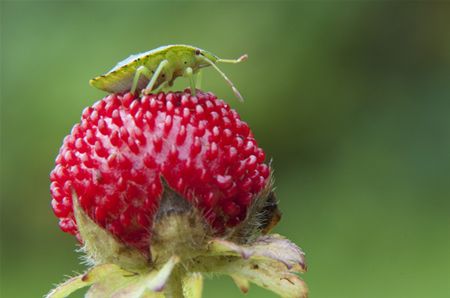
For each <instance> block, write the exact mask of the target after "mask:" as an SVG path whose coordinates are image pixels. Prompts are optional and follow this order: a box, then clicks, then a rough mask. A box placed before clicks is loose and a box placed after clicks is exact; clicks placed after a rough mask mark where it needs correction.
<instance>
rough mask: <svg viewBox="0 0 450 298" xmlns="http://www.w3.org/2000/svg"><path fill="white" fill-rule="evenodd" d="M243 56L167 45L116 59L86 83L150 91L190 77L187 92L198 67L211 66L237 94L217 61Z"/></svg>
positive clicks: (112, 89) (112, 90)
mask: <svg viewBox="0 0 450 298" xmlns="http://www.w3.org/2000/svg"><path fill="white" fill-rule="evenodd" d="M246 59H247V55H243V56H241V57H240V58H238V59H221V58H219V57H217V56H216V55H214V54H212V53H210V52H208V51H205V50H202V49H200V48H197V47H194V46H189V45H180V44H177V45H167V46H161V47H159V48H156V49H153V50H150V51H147V52H144V53H140V54H136V55H131V56H130V57H128V58H127V59H125V60H123V61H121V62H119V63H118V64H117V65H116V66H115V67H113V69H111V70H110V71H109V72H107V73H106V74H104V75H101V76H98V77H96V78H94V79H92V80H90V82H89V83H90V84H91V85H92V86H94V87H96V88H98V89H101V90H104V91H107V92H110V93H116V92H128V91H130V92H131V93H134V92H135V91H142V93H144V94H150V93H151V92H152V91H154V90H156V89H158V87H165V86H166V85H167V86H172V85H173V82H174V80H175V79H176V78H177V77H180V76H183V77H187V78H188V79H189V81H190V86H191V93H192V94H193V95H195V92H196V91H195V78H194V75H195V74H197V73H198V72H199V71H200V69H201V68H204V67H208V66H211V67H213V68H214V69H215V70H216V71H217V72H218V73H219V74H220V75H221V76H222V77H223V78H224V79H225V81H226V82H227V83H228V85H230V87H231V88H232V90H233V92H234V94H235V95H236V96H237V98H238V99H239V100H240V101H242V100H243V98H242V95H241V94H240V93H239V91H238V90H237V88H236V87H235V86H234V84H233V83H232V82H231V80H230V79H229V78H228V77H227V76H226V75H225V73H224V72H222V71H221V70H220V69H219V67H218V66H217V65H216V64H217V63H239V62H242V61H244V60H246Z"/></svg>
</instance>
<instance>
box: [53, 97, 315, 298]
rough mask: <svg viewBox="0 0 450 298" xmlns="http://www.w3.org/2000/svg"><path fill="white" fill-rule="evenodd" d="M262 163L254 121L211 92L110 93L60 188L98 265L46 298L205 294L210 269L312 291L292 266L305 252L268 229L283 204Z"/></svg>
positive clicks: (62, 165) (62, 167) (63, 167)
mask: <svg viewBox="0 0 450 298" xmlns="http://www.w3.org/2000/svg"><path fill="white" fill-rule="evenodd" d="M264 161H265V154H264V151H263V150H262V149H261V148H259V147H258V145H257V142H256V140H255V139H254V137H253V134H252V132H251V131H250V129H249V127H248V125H247V124H246V123H245V122H243V121H242V120H241V119H240V117H239V115H238V114H237V113H236V111H234V110H232V109H230V107H229V106H228V105H227V104H226V103H225V102H224V101H222V100H219V99H217V98H216V97H215V96H214V95H213V94H212V93H204V92H201V91H198V92H197V93H196V95H195V96H192V95H191V94H190V92H189V91H188V90H186V91H184V92H174V93H172V92H171V93H167V94H165V93H159V94H156V95H155V94H150V95H147V96H143V97H142V98H139V97H135V96H134V95H133V94H131V93H126V94H110V95H109V96H107V97H105V98H104V99H102V100H100V101H98V102H97V103H95V104H94V105H93V106H92V107H88V108H86V109H85V110H84V111H83V115H82V120H81V122H80V123H79V124H77V125H75V126H74V128H73V129H72V131H71V133H70V135H69V136H67V137H66V138H65V139H64V142H63V146H62V147H61V149H60V152H59V155H58V157H57V158H56V167H55V169H54V170H53V171H52V172H51V174H50V179H51V182H52V183H51V186H50V190H51V194H52V198H53V199H52V208H53V211H54V213H55V214H56V216H57V217H58V218H59V220H60V221H59V225H60V227H61V229H62V230H63V231H65V232H68V233H71V234H74V235H76V236H77V238H78V239H79V240H80V242H81V243H82V244H83V248H84V251H85V252H86V254H87V258H88V260H89V261H90V263H91V264H92V265H93V266H94V267H93V268H92V269H90V270H89V271H88V272H87V273H86V274H84V275H82V276H79V277H75V278H73V279H71V280H69V281H68V282H66V283H64V284H62V285H61V286H60V287H58V288H57V289H55V290H54V291H52V292H51V293H50V294H49V295H48V297H65V295H68V294H69V293H70V292H72V291H74V290H76V289H77V288H79V287H82V286H86V285H91V284H94V286H93V287H91V289H90V290H89V295H90V296H89V297H141V296H142V295H144V293H147V292H148V291H151V292H161V291H163V292H164V294H165V295H166V296H167V297H200V296H199V295H201V294H199V293H201V291H200V290H201V273H202V272H205V273H222V274H229V275H231V276H232V277H233V280H234V281H235V282H236V283H237V284H238V286H239V287H240V288H241V289H242V290H243V291H246V289H247V288H248V281H253V282H255V283H256V284H258V285H260V286H263V287H266V288H269V289H270V290H272V291H274V292H276V293H278V294H280V295H282V296H283V297H305V296H306V293H307V290H306V286H305V285H304V283H303V282H302V281H301V280H300V279H299V278H298V277H297V276H296V275H295V274H294V273H295V272H303V271H305V270H306V266H305V263H304V257H303V253H302V252H301V250H300V249H299V248H297V246H295V244H293V243H292V242H290V241H289V240H287V239H285V238H283V237H281V236H279V235H266V234H267V232H268V231H269V230H270V229H271V228H272V227H273V226H274V225H275V224H276V223H277V222H278V219H279V212H278V209H277V202H276V199H275V197H274V194H273V192H272V190H271V187H272V184H271V175H270V168H269V166H268V165H267V164H266V163H265V162H264ZM178 264H182V266H181V265H178ZM280 275H281V276H282V277H283V278H280ZM199 291H200V292H199ZM186 293H191V294H186ZM195 293H197V294H195ZM158 295H161V294H158ZM183 295H184V296H183ZM195 295H197V296H195ZM142 297H143V296H142ZM146 297H147V296H146ZM150 297H153V296H150Z"/></svg>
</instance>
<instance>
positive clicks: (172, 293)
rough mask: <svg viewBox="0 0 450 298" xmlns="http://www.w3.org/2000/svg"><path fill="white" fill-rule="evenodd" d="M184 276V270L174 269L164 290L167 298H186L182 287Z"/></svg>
mask: <svg viewBox="0 0 450 298" xmlns="http://www.w3.org/2000/svg"><path fill="white" fill-rule="evenodd" d="M184 275H185V272H184V270H183V269H182V268H180V267H177V268H174V270H173V271H172V274H171V275H170V279H169V280H168V282H167V284H166V289H165V290H164V294H165V296H166V298H184V294H183V285H182V280H183V277H184Z"/></svg>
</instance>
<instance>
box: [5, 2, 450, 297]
mask: <svg viewBox="0 0 450 298" xmlns="http://www.w3.org/2000/svg"><path fill="white" fill-rule="evenodd" d="M171 43H187V44H193V45H196V46H199V47H202V48H205V49H208V50H210V51H212V52H214V53H216V54H218V55H220V56H222V57H225V58H228V57H230V58H232V57H237V56H239V55H240V54H242V53H248V54H249V57H250V59H249V60H248V61H247V62H246V63H243V64H241V65H224V66H223V69H224V70H225V71H226V72H227V73H228V74H229V76H230V77H231V78H232V79H233V80H234V81H235V83H236V84H237V85H238V87H239V88H240V90H241V92H242V94H243V95H244V96H245V98H246V102H245V103H244V104H241V103H239V102H237V101H236V100H235V98H234V97H233V94H232V93H231V91H230V90H229V88H228V86H227V85H226V84H225V83H224V82H223V81H222V80H221V79H220V77H219V76H218V75H217V74H216V73H215V72H213V71H212V70H207V71H206V72H205V73H204V80H203V88H204V89H207V90H212V91H214V92H215V93H216V94H217V95H219V96H220V97H222V98H224V99H226V100H227V101H228V102H229V103H230V104H231V105H232V106H233V107H234V108H236V109H237V110H238V111H239V113H240V114H241V116H242V118H243V119H245V120H246V121H247V122H248V123H249V124H250V126H251V127H252V129H253V131H254V134H255V135H256V137H257V139H258V140H259V143H260V145H261V146H262V147H263V148H264V149H265V150H266V153H267V155H268V156H269V157H272V158H273V167H274V168H275V175H276V186H277V193H278V197H279V199H280V201H281V203H280V204H281V209H282V210H283V211H284V217H283V220H282V221H281V223H280V224H279V226H278V227H277V228H276V232H279V233H281V234H283V235H286V236H288V237H289V238H290V239H292V240H294V241H295V242H296V243H298V244H299V245H300V246H301V247H302V248H303V249H304V250H305V251H306V253H307V260H308V263H309V268H310V270H309V272H308V273H307V274H305V275H304V279H305V280H306V282H307V283H308V285H309V287H310V294H311V297H344V298H346V297H450V117H449V116H450V3H449V2H444V1H443V2H430V1H428V2H426V1H424V2H408V1H399V2H390V1H361V2H359V1H321V2H314V1H308V2H302V3H296V2H269V1H265V2H257V1H246V2H188V1H181V2H169V1H167V2H150V1H147V2H145V1H142V2H115V1H97V2H75V1H60V2H57V1H51V2H37V1H36V2H33V1H31V2H22V1H17V2H1V129H2V130H1V157H2V159H1V286H0V291H1V295H0V296H2V297H19V298H21V297H42V295H43V294H45V293H46V292H47V291H48V290H49V289H50V288H51V287H52V285H53V283H56V282H59V281H61V280H62V279H63V276H64V274H69V273H71V272H73V271H82V270H83V266H81V265H79V264H78V257H79V255H78V254H77V253H75V251H74V250H75V248H76V246H75V245H76V241H75V239H74V238H73V237H71V236H70V235H67V234H64V233H62V232H61V231H60V230H59V228H58V226H57V220H56V218H55V216H54V215H53V213H52V211H51V208H50V195H49V191H48V188H49V179H48V174H49V172H50V170H51V169H52V167H53V162H54V158H55V157H56V154H57V152H58V149H59V146H60V145H61V143H62V139H63V137H64V136H65V135H66V134H68V133H69V131H70V129H71V127H72V126H73V124H74V123H76V122H77V121H79V119H80V114H81V111H82V110H83V108H84V107H86V106H88V105H91V104H92V103H93V102H94V101H96V100H98V99H99V98H101V97H102V96H103V95H104V93H103V92H101V91H98V90H95V89H93V88H91V87H90V86H89V85H88V83H87V81H88V80H89V79H90V78H91V77H93V76H96V75H98V74H101V73H102V72H104V71H106V70H109V68H111V67H112V66H113V65H114V64H115V63H116V62H118V61H119V60H121V59H123V58H125V57H127V56H128V55H129V54H132V53H138V52H142V51H145V50H148V49H152V48H155V47H157V46H160V45H164V44H171ZM176 86H177V87H178V88H184V87H185V86H187V82H186V81H184V80H183V79H180V80H178V83H177V85H176ZM241 295H242V294H240V293H239V291H238V290H237V288H236V287H235V286H234V285H233V284H232V282H231V280H229V279H228V278H226V277H223V278H216V279H214V280H211V281H207V282H206V289H205V297H217V298H221V297H241ZM74 297H81V294H80V293H79V294H78V296H77V295H74ZM247 297H275V296H274V295H273V294H271V293H269V292H267V291H264V290H261V289H259V288H257V287H256V286H253V287H252V288H251V290H250V292H249V294H247Z"/></svg>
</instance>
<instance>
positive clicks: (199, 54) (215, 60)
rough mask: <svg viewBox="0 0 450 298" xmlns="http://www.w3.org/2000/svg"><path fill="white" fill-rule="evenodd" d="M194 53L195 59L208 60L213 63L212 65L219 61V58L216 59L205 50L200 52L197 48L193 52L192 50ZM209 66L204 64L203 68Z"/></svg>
mask: <svg viewBox="0 0 450 298" xmlns="http://www.w3.org/2000/svg"><path fill="white" fill-rule="evenodd" d="M194 53H195V56H196V57H198V58H200V59H201V58H202V57H205V58H207V59H208V60H210V61H211V62H213V63H216V62H217V60H219V57H217V56H216V55H214V54H213V53H211V52H208V51H205V50H202V49H199V48H196V49H195V50H194ZM208 65H209V64H205V66H208Z"/></svg>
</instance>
